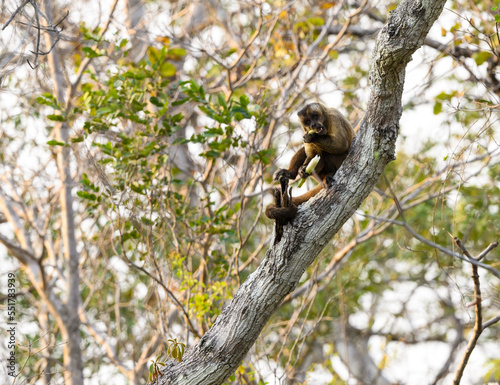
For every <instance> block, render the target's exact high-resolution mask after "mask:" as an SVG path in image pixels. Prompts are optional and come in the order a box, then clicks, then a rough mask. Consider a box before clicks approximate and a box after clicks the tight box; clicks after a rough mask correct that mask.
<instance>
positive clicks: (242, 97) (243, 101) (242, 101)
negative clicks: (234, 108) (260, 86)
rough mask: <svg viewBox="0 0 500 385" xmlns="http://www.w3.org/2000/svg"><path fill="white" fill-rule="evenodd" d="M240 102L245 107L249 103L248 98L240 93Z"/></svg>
mask: <svg viewBox="0 0 500 385" xmlns="http://www.w3.org/2000/svg"><path fill="white" fill-rule="evenodd" d="M240 104H241V105H242V106H243V107H246V106H248V105H249V104H250V99H249V98H248V96H246V95H241V96H240Z"/></svg>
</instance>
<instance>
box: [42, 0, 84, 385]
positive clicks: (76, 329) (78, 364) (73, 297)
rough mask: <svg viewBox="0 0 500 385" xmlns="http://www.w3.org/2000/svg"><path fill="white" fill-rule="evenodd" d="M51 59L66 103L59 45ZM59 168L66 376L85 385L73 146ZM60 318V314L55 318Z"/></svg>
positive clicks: (60, 129)
mask: <svg viewBox="0 0 500 385" xmlns="http://www.w3.org/2000/svg"><path fill="white" fill-rule="evenodd" d="M43 11H44V13H45V15H46V16H47V19H48V20H54V18H53V15H52V1H51V0H45V1H44V9H43ZM45 44H46V48H47V51H50V49H51V47H53V44H54V36H52V35H51V33H50V32H49V31H46V32H45ZM48 62H49V67H50V72H51V76H52V81H53V86H54V95H55V96H56V97H57V100H58V102H59V103H60V104H61V105H62V106H64V104H65V97H64V90H65V84H64V83H65V81H64V77H63V68H62V65H61V58H60V56H59V52H58V50H57V47H54V48H53V49H52V51H51V53H50V54H49V55H48ZM69 130H70V127H69V125H68V123H66V122H63V123H60V124H56V125H55V126H54V131H55V136H56V139H57V141H59V142H63V143H69ZM57 169H58V172H59V178H60V181H61V191H60V196H59V201H60V205H61V222H62V224H61V232H62V239H63V244H64V257H65V258H66V261H67V264H68V281H67V293H66V294H67V299H66V302H65V303H64V304H63V306H62V309H61V314H59V315H60V320H61V322H59V327H60V328H61V335H62V338H63V340H64V342H65V344H64V348H63V354H64V367H65V372H64V378H65V383H66V384H67V385H83V359H82V349H81V338H80V316H79V310H80V270H79V260H80V254H79V253H78V250H77V248H76V235H75V218H74V211H73V196H72V194H71V189H72V184H73V182H72V180H71V170H70V148H69V147H66V146H58V149H57ZM56 319H58V318H56Z"/></svg>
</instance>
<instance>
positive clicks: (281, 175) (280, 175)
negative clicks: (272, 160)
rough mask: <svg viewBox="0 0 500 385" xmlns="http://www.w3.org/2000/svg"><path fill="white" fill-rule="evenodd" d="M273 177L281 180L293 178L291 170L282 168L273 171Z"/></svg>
mask: <svg viewBox="0 0 500 385" xmlns="http://www.w3.org/2000/svg"><path fill="white" fill-rule="evenodd" d="M273 179H274V180H279V181H280V182H281V180H282V179H295V176H293V174H292V172H291V171H288V170H287V169H284V168H282V169H281V170H278V171H276V172H275V173H274V175H273Z"/></svg>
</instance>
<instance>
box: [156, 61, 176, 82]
mask: <svg viewBox="0 0 500 385" xmlns="http://www.w3.org/2000/svg"><path fill="white" fill-rule="evenodd" d="M176 71H177V69H176V68H175V66H174V65H173V64H172V63H169V62H167V61H166V62H164V63H162V64H161V65H160V75H161V76H162V77H164V78H170V77H172V76H174V75H175V73H176Z"/></svg>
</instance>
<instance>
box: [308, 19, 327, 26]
mask: <svg viewBox="0 0 500 385" xmlns="http://www.w3.org/2000/svg"><path fill="white" fill-rule="evenodd" d="M307 21H309V23H311V24H312V25H314V26H315V27H321V26H322V25H324V24H325V21H324V20H323V19H322V18H321V17H311V18H310V19H308V20H307Z"/></svg>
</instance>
